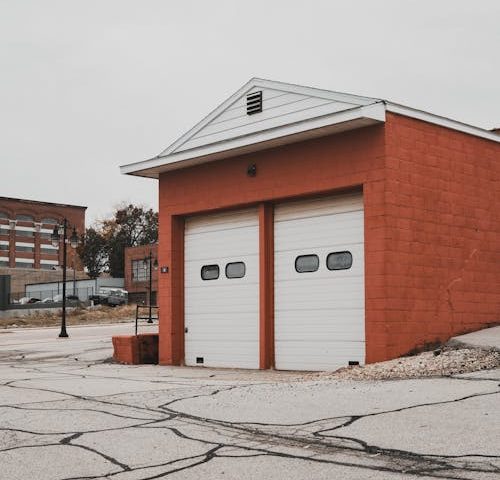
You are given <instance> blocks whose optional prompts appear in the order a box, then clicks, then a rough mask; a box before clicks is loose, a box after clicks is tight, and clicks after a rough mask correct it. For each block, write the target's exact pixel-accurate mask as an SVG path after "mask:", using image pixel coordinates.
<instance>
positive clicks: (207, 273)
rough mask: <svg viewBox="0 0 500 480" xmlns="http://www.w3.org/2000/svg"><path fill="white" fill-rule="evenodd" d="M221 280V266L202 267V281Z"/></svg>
mask: <svg viewBox="0 0 500 480" xmlns="http://www.w3.org/2000/svg"><path fill="white" fill-rule="evenodd" d="M218 278H219V265H203V267H201V279H202V280H217V279H218Z"/></svg>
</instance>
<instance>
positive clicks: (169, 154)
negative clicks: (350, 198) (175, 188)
mask: <svg viewBox="0 0 500 480" xmlns="http://www.w3.org/2000/svg"><path fill="white" fill-rule="evenodd" d="M259 90H261V91H262V92H263V97H264V100H263V111H262V112H261V113H259V114H256V115H246V109H245V99H246V95H247V94H248V93H252V92H254V91H259ZM271 102H272V103H271ZM266 104H267V105H272V107H271V106H270V107H269V108H268V109H266ZM386 111H388V112H392V113H396V114H399V115H404V116H407V117H411V118H415V119H418V120H422V121H425V122H428V123H432V124H435V125H440V126H443V127H446V128H450V129H453V130H457V131H460V132H464V133H467V134H469V135H474V136H478V137H481V138H485V139H487V140H491V141H494V142H500V135H498V134H496V133H493V132H491V131H489V130H485V129H482V128H479V127H474V126H472V125H467V124H464V123H461V122H458V121H455V120H451V119H448V118H445V117H441V116H438V115H433V114H431V113H427V112H423V111H421V110H417V109H413V108H410V107H405V106H403V105H399V104H396V103H392V102H388V101H385V100H381V99H378V98H370V97H362V96H358V95H351V94H346V93H339V92H333V91H328V90H321V89H317V88H311V87H304V86H299V85H293V84H289V83H282V82H275V81H271V80H264V79H260V78H253V79H251V80H250V81H249V82H247V83H246V84H245V85H243V87H241V88H240V89H239V90H238V91H237V92H235V93H234V94H233V95H231V97H229V98H228V99H227V100H226V101H224V102H223V103H222V104H221V105H220V106H219V107H217V108H216V109H215V110H213V111H212V112H211V113H210V114H209V115H207V116H206V117H205V118H203V119H202V120H201V121H200V122H198V123H197V124H196V125H195V126H194V127H193V128H192V129H190V130H189V131H188V132H187V133H185V134H184V135H182V136H181V137H180V138H179V139H178V140H176V141H175V142H174V143H172V144H171V145H170V146H169V147H167V148H166V149H165V150H163V151H162V152H161V153H160V154H159V155H158V156H156V157H153V158H151V159H148V160H144V161H141V162H135V163H131V164H128V165H122V166H121V167H120V170H121V173H123V174H128V175H137V176H143V177H150V178H158V177H159V174H160V173H162V172H166V171H170V170H175V169H180V168H186V167H190V166H193V165H198V164H201V163H207V162H211V161H214V160H220V159H222V158H227V157H230V156H235V155H242V154H245V153H251V152H256V151H259V150H263V149H267V148H273V147H276V146H280V145H285V144H290V143H294V142H298V141H303V140H307V139H311V138H316V137H321V136H325V135H330V134H334V133H338V132H342V131H345V130H352V129H356V128H362V127H366V126H370V125H376V124H380V123H384V122H385V113H386Z"/></svg>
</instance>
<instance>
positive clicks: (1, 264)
mask: <svg viewBox="0 0 500 480" xmlns="http://www.w3.org/2000/svg"><path fill="white" fill-rule="evenodd" d="M8 266H9V261H8V260H3V259H1V258H0V267H8Z"/></svg>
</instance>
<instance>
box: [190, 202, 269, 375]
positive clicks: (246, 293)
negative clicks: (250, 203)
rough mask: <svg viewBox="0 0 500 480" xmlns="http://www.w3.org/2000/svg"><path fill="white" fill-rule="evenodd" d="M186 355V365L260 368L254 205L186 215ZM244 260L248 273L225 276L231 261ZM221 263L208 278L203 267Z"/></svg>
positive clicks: (257, 232)
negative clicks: (239, 275) (225, 211)
mask: <svg viewBox="0 0 500 480" xmlns="http://www.w3.org/2000/svg"><path fill="white" fill-rule="evenodd" d="M184 256H185V267H184V270H185V271H184V281H185V305H184V307H185V308H184V324H185V327H186V330H187V331H186V332H185V361H186V364H187V365H200V362H198V361H197V360H199V359H203V362H202V363H201V365H206V366H214V367H241V368H258V366H259V365H258V362H259V344H258V340H259V283H258V282H259V230H258V215H257V210H256V209H251V210H245V211H240V212H230V213H222V214H216V215H209V216H203V217H197V218H191V219H188V220H187V221H186V227H185V253H184ZM234 262H243V263H244V264H245V272H244V276H243V277H241V278H227V276H226V270H225V269H226V265H227V264H228V263H234ZM206 265H218V266H219V277H218V278H216V279H212V280H204V279H203V278H202V276H201V271H202V267H203V266H206Z"/></svg>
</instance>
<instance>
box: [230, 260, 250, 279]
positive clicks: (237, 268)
mask: <svg viewBox="0 0 500 480" xmlns="http://www.w3.org/2000/svg"><path fill="white" fill-rule="evenodd" d="M244 276H245V264H244V263H243V262H232V263H228V264H227V265H226V277H227V278H243V277H244Z"/></svg>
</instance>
